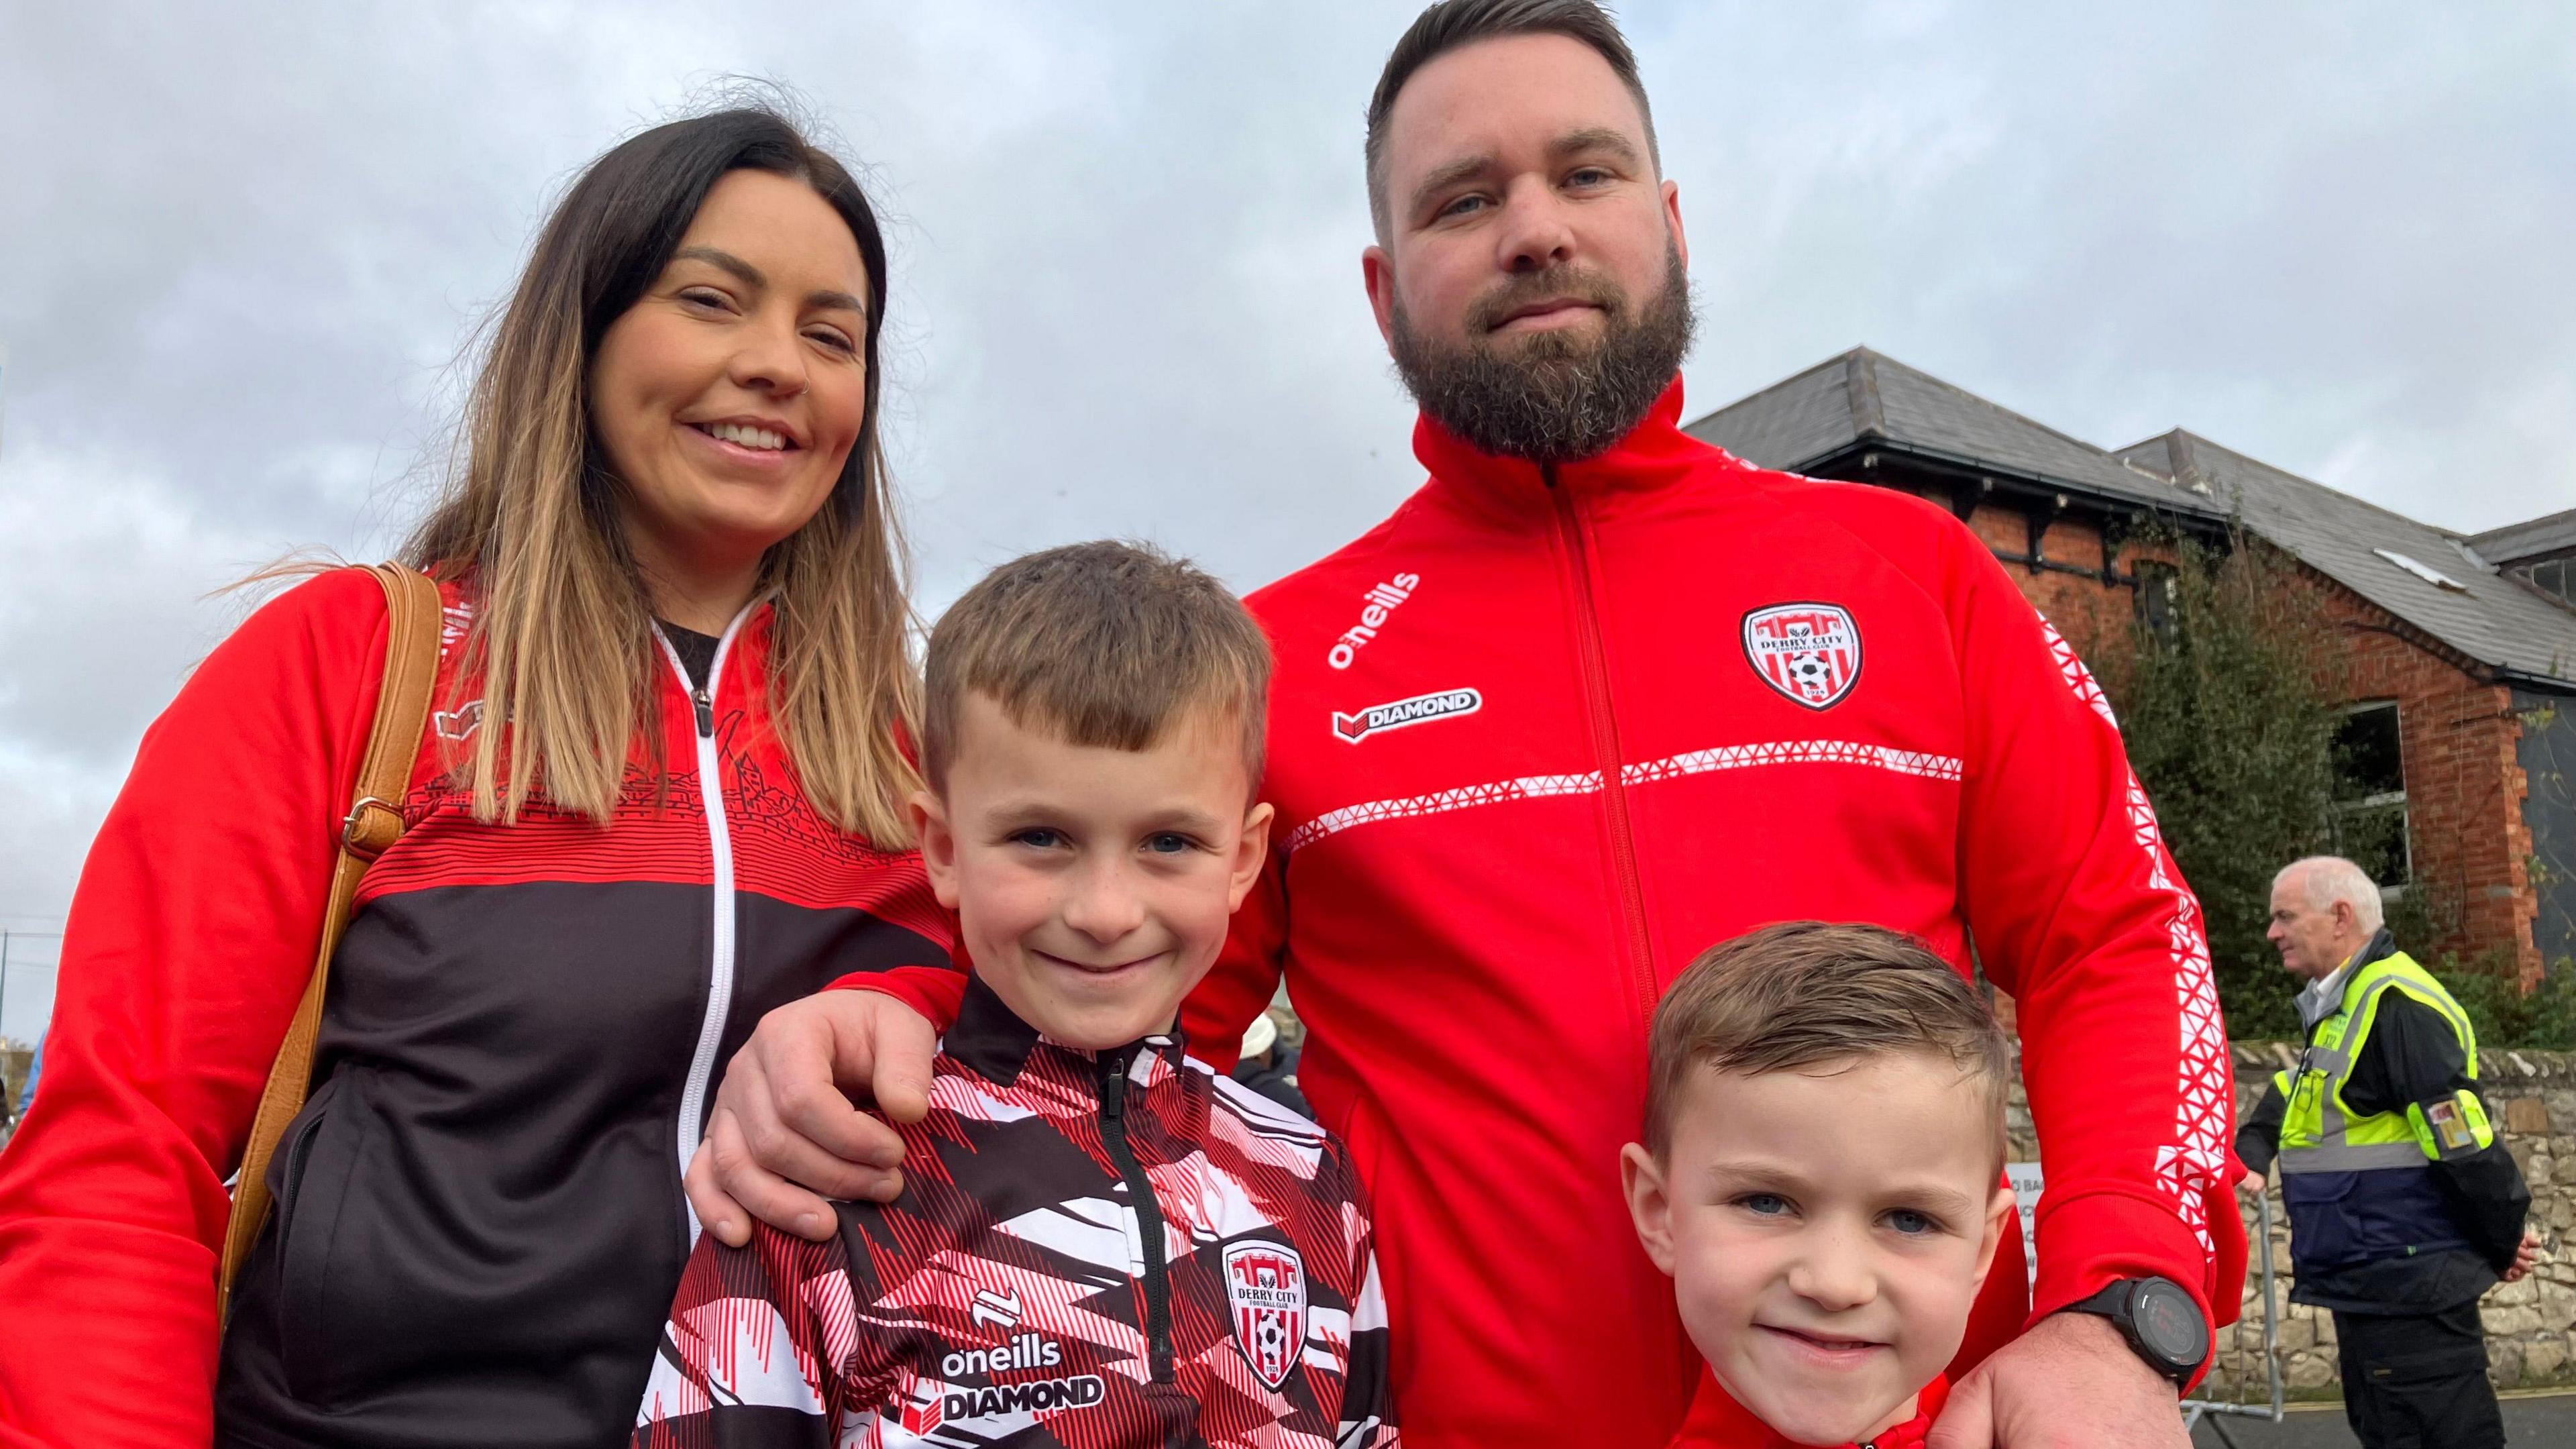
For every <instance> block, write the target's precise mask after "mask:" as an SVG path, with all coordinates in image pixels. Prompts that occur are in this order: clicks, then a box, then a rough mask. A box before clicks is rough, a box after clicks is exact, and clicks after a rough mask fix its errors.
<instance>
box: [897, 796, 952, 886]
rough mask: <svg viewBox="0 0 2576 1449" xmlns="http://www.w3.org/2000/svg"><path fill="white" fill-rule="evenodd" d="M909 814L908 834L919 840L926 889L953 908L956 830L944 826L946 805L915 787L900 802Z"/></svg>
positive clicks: (946, 816) (946, 812)
mask: <svg viewBox="0 0 2576 1449" xmlns="http://www.w3.org/2000/svg"><path fill="white" fill-rule="evenodd" d="M904 811H905V813H906V814H908V815H910V816H911V817H912V838H913V839H914V840H917V841H919V842H920V843H921V866H922V869H923V870H924V871H925V872H927V873H928V874H929V876H930V893H931V894H932V895H934V896H937V897H938V898H939V904H940V905H942V906H944V907H946V908H947V909H949V910H952V911H953V910H955V909H957V832H956V831H954V830H951V829H949V828H948V806H947V803H946V802H945V801H942V800H941V799H940V798H939V797H938V796H937V795H934V794H932V793H931V792H930V791H928V790H915V791H913V792H912V798H911V799H910V800H907V801H905V802H904Z"/></svg>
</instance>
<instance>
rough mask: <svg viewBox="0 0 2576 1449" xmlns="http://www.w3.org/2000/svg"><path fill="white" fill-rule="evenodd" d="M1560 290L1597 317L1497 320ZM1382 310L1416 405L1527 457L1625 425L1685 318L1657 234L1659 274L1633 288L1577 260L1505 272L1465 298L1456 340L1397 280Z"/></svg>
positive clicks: (1666, 376) (1675, 361) (1485, 445)
mask: <svg viewBox="0 0 2576 1449" xmlns="http://www.w3.org/2000/svg"><path fill="white" fill-rule="evenodd" d="M1561 297H1572V298H1577V299H1580V300H1582V301H1584V302H1588V303H1591V304H1592V305H1594V306H1596V307H1598V308H1600V309H1601V324H1600V325H1599V326H1598V327H1566V328H1556V329H1551V330H1546V331H1537V332H1525V333H1508V332H1503V331H1501V330H1499V329H1501V327H1502V326H1503V324H1504V322H1505V321H1507V320H1508V319H1509V318H1510V317H1511V315H1512V313H1513V312H1514V311H1515V310H1518V309H1521V308H1525V307H1528V306H1530V305H1531V304H1533V303H1538V302H1544V301H1547V300H1550V299H1553V298H1561ZM1390 310H1391V316H1390V325H1389V327H1388V350H1389V351H1390V352H1391V353H1393V354H1394V357H1395V368H1396V371H1397V373H1398V374H1399V375H1401V376H1402V377H1403V379H1404V385H1405V387H1406V389H1407V390H1409V391H1410V392H1412V394H1413V397H1414V401H1416V402H1418V403H1420V404H1421V406H1422V410H1423V411H1424V412H1425V413H1427V414H1429V415H1430V416H1431V418H1432V420H1433V421H1434V422H1437V423H1439V424H1440V425H1441V426H1442V427H1444V428H1447V429H1448V430H1449V431H1450V432H1452V433H1455V434H1456V435H1457V436H1458V437H1459V438H1461V439H1463V440H1464V441H1465V442H1467V443H1468V444H1469V445H1470V446H1472V447H1474V448H1476V449H1477V450H1478V451H1480V452H1485V453H1492V454H1495V455H1498V456H1501V457H1507V458H1526V459H1528V460H1530V461H1531V462H1535V463H1572V462H1577V461H1580V460H1582V459H1585V458H1592V457H1597V456H1599V455H1600V454H1602V453H1605V452H1607V451H1609V450H1610V448H1611V446H1612V445H1614V444H1616V443H1617V442H1618V441H1619V440H1620V439H1621V438H1624V437H1626V436H1627V435H1628V433H1629V432H1630V431H1631V430H1632V429H1634V428H1635V427H1636V426H1637V424H1638V423H1639V422H1641V421H1643V420H1644V419H1645V416H1646V412H1647V410H1648V409H1649V408H1652V407H1653V406H1654V405H1655V399H1656V398H1658V397H1660V396H1662V395H1663V391H1664V388H1665V387H1666V386H1667V385H1668V384H1670V383H1671V382H1672V380H1673V374H1674V373H1675V372H1677V371H1679V370H1680V368H1681V364H1682V358H1683V357H1685V356H1687V355H1688V354H1689V352H1690V344H1691V333H1692V329H1693V327H1694V326H1695V325H1696V321H1697V319H1696V318H1695V316H1694V315H1693V312H1692V308H1691V297H1690V280H1689V278H1688V276H1687V275H1686V274H1685V273H1684V271H1683V268H1682V257H1681V251H1680V249H1679V248H1678V247H1674V246H1671V245H1669V244H1668V245H1667V246H1666V248H1665V262H1664V277H1663V285H1662V286H1661V287H1659V288H1657V289H1656V291H1655V293H1654V295H1652V296H1650V297H1646V298H1643V299H1632V298H1631V297H1629V296H1628V294H1627V292H1626V291H1625V289H1623V288H1622V287H1620V285H1619V284H1618V283H1617V282H1615V281H1612V280H1611V279H1610V278H1609V277H1608V276H1607V275H1605V274H1603V273H1601V272H1599V271H1596V270H1593V269H1592V268H1589V267H1584V266H1580V265H1577V264H1570V263H1569V264H1560V265H1558V266H1554V267H1550V268H1548V269H1547V270H1545V271H1539V272H1524V273H1520V274H1518V275H1515V276H1513V277H1510V278H1508V279H1506V280H1505V281H1503V282H1502V283H1501V284H1500V285H1498V286H1496V287H1495V288H1493V290H1491V291H1489V292H1487V293H1486V294H1485V295H1483V296H1481V297H1479V298H1477V299H1476V300H1475V301H1474V302H1473V303H1471V304H1470V305H1469V306H1468V309H1467V316H1466V319H1465V326H1464V329H1463V330H1464V332H1465V336H1466V341H1465V342H1464V343H1463V344H1450V343H1446V342H1444V341H1442V340H1440V339H1438V338H1436V337H1434V336H1433V335H1431V334H1428V333H1426V332H1424V331H1422V330H1421V329H1419V328H1417V327H1415V326H1414V325H1413V323H1412V320H1411V319H1410V318H1408V317H1407V316H1406V315H1405V311H1404V304H1403V301H1402V297H1401V292H1400V291H1399V293H1398V295H1397V299H1396V301H1395V303H1394V305H1393V307H1392V308H1391V309H1390Z"/></svg>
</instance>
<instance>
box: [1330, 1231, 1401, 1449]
mask: <svg viewBox="0 0 2576 1449" xmlns="http://www.w3.org/2000/svg"><path fill="white" fill-rule="evenodd" d="M1367 1254H1368V1255H1367V1256H1366V1257H1365V1258H1363V1259H1362V1260H1361V1263H1360V1280H1359V1281H1360V1292H1359V1299H1358V1301H1357V1302H1355V1303H1353V1304H1352V1305H1351V1346H1350V1353H1349V1360H1348V1363H1347V1365H1346V1370H1345V1372H1344V1374H1343V1377H1342V1415H1341V1425H1340V1427H1339V1428H1338V1429H1336V1430H1335V1431H1334V1433H1333V1444H1334V1446H1335V1449H1396V1443H1397V1440H1396V1432H1395V1396H1394V1393H1393V1389H1392V1385H1391V1384H1390V1382H1389V1374H1388V1367H1387V1334H1386V1294H1385V1292H1384V1291H1383V1290H1382V1289H1381V1288H1380V1287H1379V1286H1378V1281H1377V1252H1376V1250H1375V1249H1374V1248H1371V1249H1368V1250H1367Z"/></svg>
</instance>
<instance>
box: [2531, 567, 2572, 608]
mask: <svg viewBox="0 0 2576 1449" xmlns="http://www.w3.org/2000/svg"><path fill="white" fill-rule="evenodd" d="M2570 563H2576V559H2563V558H2553V559H2550V560H2548V561H2546V562H2543V563H2536V564H2533V565H2531V566H2530V567H2528V568H2525V569H2524V570H2522V576H2523V577H2524V578H2526V579H2529V580H2531V582H2532V583H2533V584H2534V585H2536V586H2538V587H2539V589H2540V591H2541V592H2542V593H2545V594H2556V595H2557V596H2558V597H2560V598H2562V599H2566V600H2568V601H2569V602H2571V603H2576V587H2571V586H2572V585H2576V578H2570V577H2569V575H2571V574H2576V568H2570V567H2568V565H2569V564H2570Z"/></svg>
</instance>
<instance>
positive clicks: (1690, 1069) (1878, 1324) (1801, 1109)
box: [1620, 921, 2019, 1449]
mask: <svg viewBox="0 0 2576 1449" xmlns="http://www.w3.org/2000/svg"><path fill="white" fill-rule="evenodd" d="M1649 1055H1650V1067H1649V1071H1650V1076H1649V1083H1650V1085H1649V1088H1648V1091H1649V1096H1648V1100H1647V1107H1646V1140H1645V1141H1644V1142H1642V1143H1631V1144H1629V1145H1628V1147H1627V1148H1626V1149H1625V1150H1624V1152H1622V1154H1621V1158H1620V1172H1621V1175H1622V1178H1623V1181H1624V1184H1625V1186H1626V1189H1627V1194H1628V1205H1629V1210H1630V1213H1631V1215H1632V1216H1633V1217H1634V1218H1635V1220H1636V1225H1637V1236H1638V1238H1639V1239H1640V1240H1642V1241H1643V1242H1644V1244H1645V1246H1646V1253H1647V1256H1649V1257H1651V1258H1652V1259H1654V1261H1655V1266H1656V1267H1658V1268H1661V1269H1663V1270H1664V1272H1665V1273H1667V1274H1669V1275H1671V1277H1672V1280H1673V1288H1674V1292H1675V1294H1676V1296H1677V1297H1678V1299H1679V1301H1680V1307H1681V1315H1682V1324H1683V1326H1684V1327H1685V1328H1687V1329H1688V1330H1689V1331H1690V1336H1691V1341H1692V1342H1693V1343H1695V1344H1697V1345H1698V1347H1699V1351H1700V1354H1701V1356H1702V1357H1703V1358H1705V1359H1706V1360H1707V1361H1708V1365H1709V1368H1710V1369H1711V1370H1712V1371H1713V1372H1714V1374H1715V1375H1716V1378H1717V1380H1718V1383H1719V1384H1720V1385H1721V1386H1722V1387H1724V1388H1725V1390H1726V1393H1727V1395H1728V1396H1731V1398H1732V1402H1727V1401H1726V1400H1725V1399H1724V1398H1721V1397H1720V1396H1718V1395H1714V1394H1704V1395H1703V1396H1702V1398H1701V1402H1700V1403H1699V1404H1698V1405H1696V1406H1695V1407H1694V1409H1693V1412H1692V1415H1691V1418H1690V1421H1689V1422H1688V1423H1686V1424H1685V1425H1684V1426H1683V1427H1682V1431H1681V1433H1680V1435H1679V1436H1678V1437H1677V1438H1675V1439H1674V1441H1673V1449H1685V1446H1688V1449H1789V1446H1800V1445H1851V1444H1858V1445H1861V1446H1863V1449H1871V1446H1875V1449H1900V1446H1905V1449H1914V1446H1919V1445H1921V1444H1922V1442H1923V1439H1924V1435H1925V1433H1926V1432H1927V1431H1928V1430H1929V1428H1930V1426H1931V1422H1932V1419H1933V1416H1934V1415H1936V1414H1937V1413H1939V1411H1940V1408H1941V1404H1942V1401H1943V1400H1944V1399H1945V1398H1946V1397H1947V1396H1948V1392H1949V1387H1948V1384H1947V1382H1946V1381H1945V1380H1944V1379H1943V1378H1942V1376H1941V1370H1942V1368H1943V1366H1944V1365H1946V1364H1947V1363H1949V1361H1950V1359H1951V1357H1952V1356H1953V1355H1955V1354H1956V1353H1957V1352H1958V1350H1959V1343H1960V1339H1961V1337H1962V1336H1963V1335H1964V1334H1965V1332H1966V1330H1967V1323H1968V1309H1969V1306H1970V1305H1971V1304H1972V1303H1973V1302H1974V1301H1975V1299H1976V1296H1977V1290H1978V1288H1979V1287H1980V1286H1982V1285H1983V1284H1984V1282H1985V1280H1986V1273H1987V1271H1988V1270H1989V1269H1991V1268H1992V1267H1993V1266H1994V1259H1995V1247H1996V1244H1997V1242H1998V1241H1999V1240H2000V1238H2001V1237H2002V1234H2003V1228H2004V1222H2005V1220H2006V1218H2007V1217H2008V1216H2009V1215H2010V1214H2011V1213H2012V1211H2013V1196H2012V1190H2011V1189H2010V1188H2007V1187H2002V1186H1999V1185H1998V1181H1999V1179H2000V1178H2001V1176H2002V1173H2003V1160H2004V1094H2005V1091H2006V1090H2007V1086H2008V1084H2009V1079H2010V1076H2011V1071H2012V1067H2011V1057H2010V1052H2009V1049H2008V1048H2007V1047H2006V1045H2005V1043H2004V1037H2003V1031H2002V1029H2001V1028H1999V1027H1998V1026H1996V1025H1995V1021H1994V1018H1993V1016H1992V1015H1991V1014H1989V1013H1988V1012H1987V1010H1986V1007H1985V1004H1984V1002H1982V1001H1980V1000H1979V999H1978V997H1977V994H1976V991H1975V990H1974V988H1972V987H1971V986H1969V984H1968V983H1967V982H1966V981H1965V980H1964V979H1962V978H1961V977H1960V975H1959V973H1958V972H1957V971H1955V970H1952V969H1951V967H1950V966H1949V965H1948V963H1946V962H1944V961H1942V960H1941V959H1940V958H1939V957H1937V956H1935V955H1933V954H1932V953H1931V952H1930V951H1927V950H1925V949H1924V948H1923V947H1921V946H1920V945H1918V944H1916V943H1915V942H1913V941H1911V940H1909V939H1907V938H1905V937H1903V936H1900V935H1898V934H1896V933H1895V932H1892V931H1888V930H1884V929H1881V928H1879V927H1876V926H1829V925H1824V924H1821V923H1818V922H1813V921H1803V922H1794V923H1791V924H1788V925H1779V926H1767V927H1764V928H1763V929H1761V930H1758V931H1753V932H1750V933H1748V934H1746V935H1743V936H1739V937H1737V938H1735V939H1734V940H1732V941H1728V942H1725V943H1723V944H1721V945H1719V946H1716V947H1713V948H1711V949H1710V950H1709V951H1708V952H1706V953H1705V954H1703V955H1702V956H1701V957H1700V958H1699V959H1698V960H1697V961H1695V962H1693V963H1692V964H1691V966H1690V969H1689V970H1687V971H1685V972H1683V973H1682V975H1681V976H1680V978H1679V979H1677V980H1675V981H1674V982H1673V986H1672V989H1671V991H1669V992H1668V993H1666V994H1665V997H1664V1001H1663V1004H1662V1006H1660V1007H1659V1008H1657V1010H1656V1012H1655V1024H1654V1032H1653V1036H1652V1040H1651V1043H1650V1046H1649ZM2013 1266H2014V1267H2018V1266H2019V1265H2018V1264H2015V1265H2013Z"/></svg>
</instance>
